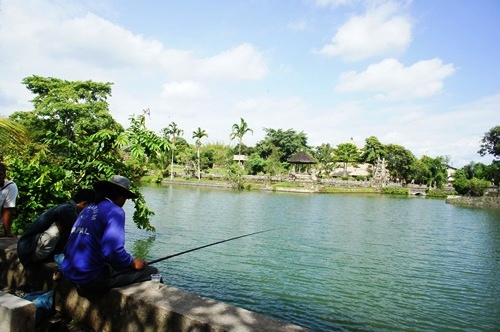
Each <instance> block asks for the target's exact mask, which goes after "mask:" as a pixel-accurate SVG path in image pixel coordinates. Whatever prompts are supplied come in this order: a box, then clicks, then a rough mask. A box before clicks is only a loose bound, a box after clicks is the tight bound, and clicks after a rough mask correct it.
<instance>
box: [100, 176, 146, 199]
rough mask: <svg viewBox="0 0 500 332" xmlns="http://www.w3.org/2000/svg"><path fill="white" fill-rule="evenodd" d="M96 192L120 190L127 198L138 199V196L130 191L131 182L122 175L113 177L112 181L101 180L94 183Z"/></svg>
mask: <svg viewBox="0 0 500 332" xmlns="http://www.w3.org/2000/svg"><path fill="white" fill-rule="evenodd" d="M94 190H95V191H97V192H106V191H108V190H119V191H121V192H123V193H124V194H125V197H126V198H137V197H138V196H137V195H136V194H134V193H133V192H131V191H130V180H129V179H127V178H126V177H124V176H121V175H113V177H112V178H111V180H109V181H107V180H101V181H97V182H96V183H94Z"/></svg>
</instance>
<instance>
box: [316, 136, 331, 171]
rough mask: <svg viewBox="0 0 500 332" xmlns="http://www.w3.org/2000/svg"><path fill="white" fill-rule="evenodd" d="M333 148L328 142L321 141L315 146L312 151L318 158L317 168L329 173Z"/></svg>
mask: <svg viewBox="0 0 500 332" xmlns="http://www.w3.org/2000/svg"><path fill="white" fill-rule="evenodd" d="M334 150H335V149H334V148H333V147H332V146H331V145H330V144H329V143H326V144H325V143H323V144H321V145H320V146H317V147H316V148H315V149H314V151H313V156H314V158H316V160H318V168H319V170H320V171H325V172H327V173H330V172H331V171H332V170H333V168H334V166H335V163H334Z"/></svg>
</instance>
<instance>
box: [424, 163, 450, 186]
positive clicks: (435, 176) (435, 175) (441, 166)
mask: <svg viewBox="0 0 500 332" xmlns="http://www.w3.org/2000/svg"><path fill="white" fill-rule="evenodd" d="M448 160H449V158H447V157H443V156H438V157H436V158H431V157H428V156H423V157H422V159H421V161H422V162H423V163H424V164H425V165H427V169H428V170H429V178H428V179H427V185H428V186H430V187H432V186H436V187H437V188H442V187H443V184H444V183H445V182H446V181H447V178H448V171H447V168H446V167H447V166H446V165H447V163H448Z"/></svg>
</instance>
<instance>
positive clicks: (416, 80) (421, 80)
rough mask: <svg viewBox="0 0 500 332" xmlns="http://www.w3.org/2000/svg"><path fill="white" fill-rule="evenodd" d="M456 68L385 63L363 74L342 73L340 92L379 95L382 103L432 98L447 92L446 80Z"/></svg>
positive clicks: (430, 62) (423, 63) (432, 62)
mask: <svg viewBox="0 0 500 332" xmlns="http://www.w3.org/2000/svg"><path fill="white" fill-rule="evenodd" d="M454 72H455V68H454V66H453V64H443V62H442V61H441V59H437V58H436V59H431V60H422V61H419V62H417V63H414V64H413V65H411V66H409V67H405V66H404V65H403V64H401V63H400V62H399V61H398V60H396V59H385V60H383V61H381V62H379V63H377V64H373V65H370V66H368V68H367V69H366V70H365V71H363V72H360V73H356V72H354V71H351V72H346V73H342V74H341V76H340V82H339V84H338V85H337V86H336V87H335V90H336V91H337V92H376V93H378V94H377V98H378V99H380V100H409V99H417V98H428V97H431V96H433V95H435V94H437V93H439V92H440V91H441V90H442V89H443V80H444V79H445V78H447V77H448V76H450V75H451V74H453V73H454Z"/></svg>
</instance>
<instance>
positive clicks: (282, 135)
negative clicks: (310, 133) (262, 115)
mask: <svg viewBox="0 0 500 332" xmlns="http://www.w3.org/2000/svg"><path fill="white" fill-rule="evenodd" d="M264 131H265V132H266V137H265V138H264V139H263V140H262V141H259V142H257V144H256V146H255V150H256V152H257V153H259V155H260V156H261V157H262V158H264V159H267V158H268V157H270V156H271V155H272V154H276V155H277V156H278V157H279V161H280V162H282V163H283V162H286V161H287V160H288V158H290V157H291V156H293V155H294V154H296V153H297V152H299V151H301V150H304V151H309V150H310V148H309V147H308V146H307V135H306V134H304V133H303V132H300V133H297V132H296V131H295V130H293V129H288V130H286V131H284V130H282V129H278V130H275V129H269V128H264Z"/></svg>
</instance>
